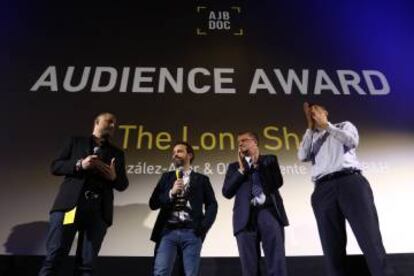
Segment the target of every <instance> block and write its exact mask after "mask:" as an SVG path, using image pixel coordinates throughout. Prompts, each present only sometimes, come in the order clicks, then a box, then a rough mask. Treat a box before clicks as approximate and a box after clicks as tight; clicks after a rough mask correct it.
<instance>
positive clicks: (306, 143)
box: [298, 128, 313, 162]
mask: <svg viewBox="0 0 414 276" xmlns="http://www.w3.org/2000/svg"><path fill="white" fill-rule="evenodd" d="M312 136H313V130H311V129H309V128H308V129H307V130H306V132H305V134H304V135H303V138H302V142H301V143H300V146H299V150H298V158H299V160H300V161H302V162H307V161H310V157H311V148H312Z"/></svg>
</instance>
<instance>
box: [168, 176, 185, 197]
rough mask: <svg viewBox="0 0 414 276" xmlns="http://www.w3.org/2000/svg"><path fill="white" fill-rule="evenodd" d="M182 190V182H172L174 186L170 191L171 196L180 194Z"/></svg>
mask: <svg viewBox="0 0 414 276" xmlns="http://www.w3.org/2000/svg"><path fill="white" fill-rule="evenodd" d="M183 190H184V180H182V179H177V180H176V181H175V182H174V185H173V187H172V189H171V195H174V196H175V195H177V194H178V193H181V192H182V191H183Z"/></svg>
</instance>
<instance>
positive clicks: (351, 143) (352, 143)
mask: <svg viewBox="0 0 414 276" xmlns="http://www.w3.org/2000/svg"><path fill="white" fill-rule="evenodd" d="M326 131H328V132H329V134H331V135H332V136H333V137H334V138H335V139H336V140H338V141H339V142H341V143H342V144H344V145H345V146H347V147H348V148H351V149H352V148H356V147H358V143H359V135H358V130H357V129H356V127H355V126H354V125H353V124H352V123H351V122H344V126H343V127H342V128H338V127H336V126H334V125H333V124H331V123H328V128H327V129H326Z"/></svg>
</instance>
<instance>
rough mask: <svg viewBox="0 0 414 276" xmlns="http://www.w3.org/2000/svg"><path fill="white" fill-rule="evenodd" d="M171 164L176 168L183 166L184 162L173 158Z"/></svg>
mask: <svg viewBox="0 0 414 276" xmlns="http://www.w3.org/2000/svg"><path fill="white" fill-rule="evenodd" d="M173 163H174V166H175V167H176V168H179V167H183V166H184V160H183V159H180V158H173Z"/></svg>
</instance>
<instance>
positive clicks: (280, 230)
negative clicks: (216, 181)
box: [223, 131, 289, 276]
mask: <svg viewBox="0 0 414 276" xmlns="http://www.w3.org/2000/svg"><path fill="white" fill-rule="evenodd" d="M237 140H238V143H239V149H238V161H237V162H234V163H232V164H230V165H229V168H228V170H227V173H226V177H225V180H224V185H223V195H224V197H226V198H228V199H230V198H232V197H234V196H235V197H236V198H235V200H234V208H233V233H234V236H235V237H236V240H237V247H238V250H239V255H240V261H241V266H242V272H243V275H244V276H253V275H260V266H259V260H260V242H262V247H263V251H264V254H265V260H266V268H267V274H268V275H275V276H276V275H277V276H285V275H287V271H286V259H285V246H284V226H287V225H288V224H289V222H288V219H287V216H286V213H285V209H284V206H283V201H282V197H281V196H280V194H279V191H278V189H279V188H280V187H281V186H282V185H283V178H282V175H281V173H280V169H279V164H278V161H277V158H276V156H274V155H260V154H259V147H258V137H257V135H256V134H255V133H253V132H250V131H248V132H243V133H240V134H239V135H238V137H237Z"/></svg>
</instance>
